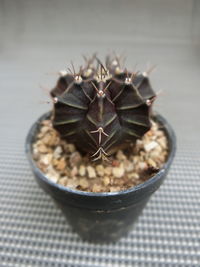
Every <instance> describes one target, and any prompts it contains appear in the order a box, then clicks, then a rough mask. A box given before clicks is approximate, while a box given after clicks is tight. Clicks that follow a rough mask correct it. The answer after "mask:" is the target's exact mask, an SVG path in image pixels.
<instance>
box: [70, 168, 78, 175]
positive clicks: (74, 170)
mask: <svg viewBox="0 0 200 267" xmlns="http://www.w3.org/2000/svg"><path fill="white" fill-rule="evenodd" d="M77 174H78V168H77V167H76V166H74V167H73V168H72V170H71V176H72V177H75V176H76V175H77Z"/></svg>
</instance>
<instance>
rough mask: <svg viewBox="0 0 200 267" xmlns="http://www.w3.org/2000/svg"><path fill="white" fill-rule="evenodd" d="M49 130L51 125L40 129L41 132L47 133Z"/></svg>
mask: <svg viewBox="0 0 200 267" xmlns="http://www.w3.org/2000/svg"><path fill="white" fill-rule="evenodd" d="M48 131H49V127H48V126H43V127H42V128H41V130H40V132H41V133H42V134H45V133H47V132H48Z"/></svg>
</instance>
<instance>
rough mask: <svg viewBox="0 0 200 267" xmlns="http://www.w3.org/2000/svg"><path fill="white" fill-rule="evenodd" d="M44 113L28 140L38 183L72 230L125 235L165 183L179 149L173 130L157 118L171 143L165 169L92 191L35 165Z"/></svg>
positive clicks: (88, 235) (101, 238)
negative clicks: (123, 185) (133, 182)
mask: <svg viewBox="0 0 200 267" xmlns="http://www.w3.org/2000/svg"><path fill="white" fill-rule="evenodd" d="M49 116H50V113H46V114H44V115H43V116H42V117H41V118H40V119H39V120H38V121H37V122H36V123H35V124H34V125H33V126H32V127H31V129H30V131H29V133H28V136H27V139H26V154H27V157H28V160H29V162H30V165H31V168H32V170H33V173H34V175H35V178H36V180H37V182H38V184H39V185H40V186H41V187H42V188H43V189H44V191H46V192H47V193H49V194H50V195H51V196H52V198H53V199H54V200H55V202H56V203H57V204H58V206H59V207H60V208H61V210H62V211H63V213H64V214H65V216H66V217H67V219H68V222H69V223H70V224H71V226H72V227H73V229H74V230H75V231H76V232H78V234H79V235H80V236H81V237H82V238H83V239H87V240H90V241H92V242H111V241H116V240H118V239H119V238H120V237H121V236H123V235H124V234H126V233H127V232H128V230H129V229H130V228H131V227H132V225H133V223H134V222H135V221H136V219H137V218H138V215H139V214H140V213H141V211H142V209H143V208H144V206H145V205H146V203H147V201H148V200H149V198H150V196H151V195H152V193H154V192H155V191H156V190H157V189H158V188H159V187H160V185H161V184H162V182H163V180H164V178H165V177H166V174H167V172H168V170H169V167H170V165H171V163H172V160H173V158H174V155H175V150H176V138H175V134H174V131H173V130H172V128H171V126H170V125H169V124H168V122H167V121H166V120H165V119H164V118H163V117H162V116H160V115H156V116H155V119H156V120H157V121H158V122H159V123H160V125H161V126H162V127H163V129H164V131H165V133H166V135H167V137H168V142H169V157H168V160H167V162H166V163H165V164H164V166H163V167H162V169H161V170H160V171H159V172H158V173H157V174H156V175H155V176H153V177H152V178H151V179H149V180H148V181H146V182H144V183H143V184H140V185H138V186H135V187H132V188H130V189H128V190H125V191H120V192H108V193H92V192H82V191H79V190H73V189H70V188H67V187H64V186H62V185H58V184H56V183H54V182H52V181H51V180H49V179H48V178H47V177H46V176H45V174H44V173H42V172H41V170H40V169H39V168H38V167H37V166H36V163H35V161H34V160H33V157H32V143H33V142H34V140H35V136H36V134H37V132H38V129H39V127H40V121H41V120H43V119H46V118H48V117H49Z"/></svg>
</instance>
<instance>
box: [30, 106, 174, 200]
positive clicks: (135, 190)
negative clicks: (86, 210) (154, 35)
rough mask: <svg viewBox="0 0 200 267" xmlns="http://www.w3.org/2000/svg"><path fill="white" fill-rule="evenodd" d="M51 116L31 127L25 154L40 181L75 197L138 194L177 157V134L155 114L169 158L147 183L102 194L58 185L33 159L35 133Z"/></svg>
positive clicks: (48, 113) (48, 114) (152, 182)
mask: <svg viewBox="0 0 200 267" xmlns="http://www.w3.org/2000/svg"><path fill="white" fill-rule="evenodd" d="M50 114H51V111H50V112H46V113H45V114H43V115H42V116H40V117H39V119H38V120H37V121H36V122H35V123H34V124H33V125H32V126H31V128H30V129H29V131H28V134H27V137H26V141H25V153H26V156H27V158H28V161H29V163H30V165H31V167H32V169H33V170H34V173H35V174H36V175H37V176H38V177H40V179H42V180H43V181H44V182H45V183H47V184H49V185H51V186H53V187H56V188H57V189H59V190H61V191H63V192H64V193H70V194H73V195H80V196H82V197H84V196H85V197H114V196H124V195H126V194H130V193H138V192H139V191H141V190H143V189H145V188H147V187H149V186H151V185H152V184H154V183H155V182H156V181H157V180H159V179H160V178H161V177H162V175H163V173H165V171H166V170H167V169H168V168H169V167H170V165H171V163H172V161H173V158H174V156H175V152H176V135H175V132H174V130H173V128H172V127H171V125H170V124H169V123H168V121H167V120H166V119H165V118H164V117H163V116H162V115H160V114H159V113H157V112H154V115H153V117H154V118H155V119H156V121H158V122H160V123H161V125H162V126H163V130H164V131H165V134H166V135H167V139H168V144H169V155H168V158H167V161H166V162H165V163H164V164H163V166H162V167H161V168H160V170H159V171H158V172H157V173H156V174H155V175H154V176H152V177H151V178H149V179H148V180H147V181H145V182H144V183H142V184H139V185H136V186H133V187H130V188H128V189H126V190H122V191H116V192H100V193H95V192H85V191H81V190H76V189H71V188H69V187H66V186H63V185H60V184H57V183H55V182H53V181H51V180H50V179H49V178H48V177H47V176H46V175H45V174H44V173H43V172H42V171H41V170H40V169H39V168H38V167H37V165H36V162H35V160H34V159H33V156H32V143H33V139H34V137H35V132H37V128H38V125H39V123H40V122H41V121H42V120H44V119H46V118H48V117H49V116H50Z"/></svg>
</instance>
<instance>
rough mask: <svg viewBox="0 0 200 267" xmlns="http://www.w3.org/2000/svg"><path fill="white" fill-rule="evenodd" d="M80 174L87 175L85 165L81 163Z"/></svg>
mask: <svg viewBox="0 0 200 267" xmlns="http://www.w3.org/2000/svg"><path fill="white" fill-rule="evenodd" d="M79 175H80V176H85V175H86V168H85V166H84V165H81V166H80V168H79Z"/></svg>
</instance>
